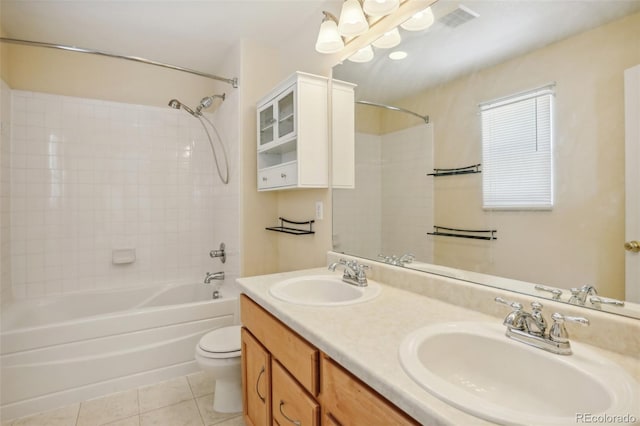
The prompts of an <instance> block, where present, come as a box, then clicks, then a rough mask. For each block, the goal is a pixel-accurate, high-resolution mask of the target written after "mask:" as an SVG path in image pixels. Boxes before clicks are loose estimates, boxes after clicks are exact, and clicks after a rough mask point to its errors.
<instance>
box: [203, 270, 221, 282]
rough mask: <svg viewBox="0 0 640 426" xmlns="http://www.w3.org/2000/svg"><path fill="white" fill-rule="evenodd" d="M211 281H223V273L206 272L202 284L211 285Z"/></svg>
mask: <svg viewBox="0 0 640 426" xmlns="http://www.w3.org/2000/svg"><path fill="white" fill-rule="evenodd" d="M213 280H224V272H222V271H221V272H207V275H206V276H205V277H204V283H205V284H211V281H213Z"/></svg>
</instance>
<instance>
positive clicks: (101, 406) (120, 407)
mask: <svg viewBox="0 0 640 426" xmlns="http://www.w3.org/2000/svg"><path fill="white" fill-rule="evenodd" d="M137 414H138V390H137V389H131V390H128V391H125V392H118V393H113V394H111V395H107V396H103V397H101V398H96V399H90V400H88V401H85V402H83V403H82V404H80V414H79V415H78V426H99V425H103V424H107V423H112V422H114V421H116V420H121V419H125V418H127V417H131V416H135V415H137Z"/></svg>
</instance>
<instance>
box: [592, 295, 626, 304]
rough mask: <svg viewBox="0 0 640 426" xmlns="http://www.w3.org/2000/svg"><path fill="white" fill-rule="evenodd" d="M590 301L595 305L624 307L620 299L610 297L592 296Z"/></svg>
mask: <svg viewBox="0 0 640 426" xmlns="http://www.w3.org/2000/svg"><path fill="white" fill-rule="evenodd" d="M589 301H590V302H591V303H592V304H594V305H599V304H603V305H614V306H624V302H623V301H622V300H618V299H611V298H609V297H600V296H591V297H590V298H589Z"/></svg>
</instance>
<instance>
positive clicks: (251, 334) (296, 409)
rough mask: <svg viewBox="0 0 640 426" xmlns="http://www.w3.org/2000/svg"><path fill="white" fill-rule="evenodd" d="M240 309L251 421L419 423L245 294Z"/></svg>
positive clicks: (246, 411) (245, 398)
mask: <svg viewBox="0 0 640 426" xmlns="http://www.w3.org/2000/svg"><path fill="white" fill-rule="evenodd" d="M240 312H241V319H242V324H243V326H244V327H243V329H242V355H243V363H242V380H243V384H244V385H243V393H242V396H243V406H244V419H245V422H246V423H247V424H248V425H255V426H258V425H268V424H271V423H272V422H271V419H273V423H276V424H280V425H286V424H289V423H294V424H295V423H296V422H299V424H302V425H319V424H323V425H347V424H367V425H372V424H380V423H381V422H382V423H383V424H393V425H417V424H418V423H417V422H415V421H414V420H413V419H411V418H410V417H408V416H407V415H406V414H404V413H403V412H402V411H401V410H400V409H398V408H397V407H395V406H394V405H393V404H391V403H390V402H389V401H387V400H386V399H385V398H384V397H382V396H380V395H379V394H378V393H377V392H375V391H374V390H372V389H371V388H370V387H369V386H367V385H366V384H364V383H363V382H362V381H360V380H358V379H357V378H355V377H353V375H351V374H350V373H349V372H348V371H347V370H345V369H344V368H342V367H341V366H340V365H339V364H337V363H336V362H335V361H333V360H332V359H331V358H330V357H329V356H328V355H327V354H325V353H323V352H322V351H320V350H319V349H318V348H316V347H315V346H314V345H312V344H311V343H309V342H307V341H306V340H305V339H303V338H302V337H300V336H299V335H298V334H297V333H295V332H294V331H293V330H291V329H290V328H289V327H287V326H286V325H284V324H283V323H282V322H280V321H279V320H278V319H276V318H275V317H273V316H272V315H271V314H269V312H267V311H266V310H264V309H263V308H261V307H260V306H259V305H258V304H257V303H255V302H254V301H252V300H251V299H250V298H249V297H247V296H246V295H242V296H241V299H240ZM321 416H322V422H320V417H321Z"/></svg>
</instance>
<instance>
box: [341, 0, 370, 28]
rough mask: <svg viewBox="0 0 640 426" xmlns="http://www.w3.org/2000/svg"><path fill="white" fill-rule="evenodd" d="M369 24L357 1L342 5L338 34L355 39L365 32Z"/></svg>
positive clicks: (346, 2)
mask: <svg viewBox="0 0 640 426" xmlns="http://www.w3.org/2000/svg"><path fill="white" fill-rule="evenodd" d="M368 29H369V23H368V22H367V19H366V18H365V16H364V12H362V8H361V7H360V3H359V2H358V0H346V1H345V2H344V3H343V4H342V12H340V21H339V22H338V32H339V33H340V34H341V35H343V36H345V37H355V36H359V35H360V34H362V33H364V32H366V31H367V30H368Z"/></svg>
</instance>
